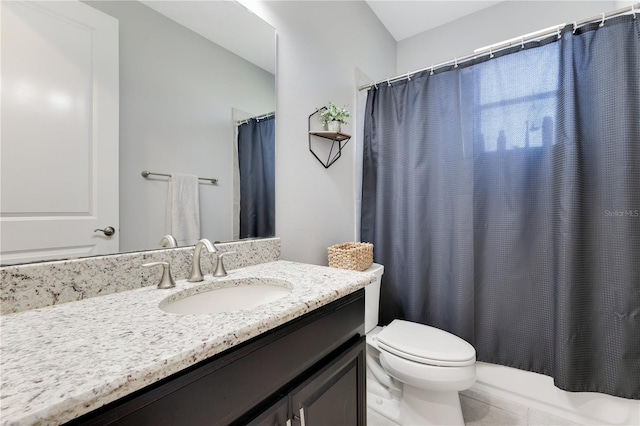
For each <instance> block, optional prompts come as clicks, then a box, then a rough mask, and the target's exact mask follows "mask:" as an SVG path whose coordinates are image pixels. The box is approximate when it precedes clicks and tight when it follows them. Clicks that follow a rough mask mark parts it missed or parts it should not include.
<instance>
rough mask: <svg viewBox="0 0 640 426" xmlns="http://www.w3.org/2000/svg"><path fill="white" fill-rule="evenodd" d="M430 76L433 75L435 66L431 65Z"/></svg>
mask: <svg viewBox="0 0 640 426" xmlns="http://www.w3.org/2000/svg"><path fill="white" fill-rule="evenodd" d="M429 75H433V64H431V72H430V73H429Z"/></svg>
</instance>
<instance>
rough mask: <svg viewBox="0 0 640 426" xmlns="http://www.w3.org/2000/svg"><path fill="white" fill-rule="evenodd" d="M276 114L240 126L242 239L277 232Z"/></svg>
mask: <svg viewBox="0 0 640 426" xmlns="http://www.w3.org/2000/svg"><path fill="white" fill-rule="evenodd" d="M275 145H276V139H275V116H272V117H269V118H264V119H260V120H256V119H251V120H249V121H248V122H246V123H243V124H241V125H239V126H238V166H239V168H240V238H256V237H273V236H274V235H275V222H276V220H275V216H276V215H275V162H276V159H275Z"/></svg>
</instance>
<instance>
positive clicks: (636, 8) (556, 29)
mask: <svg viewBox="0 0 640 426" xmlns="http://www.w3.org/2000/svg"><path fill="white" fill-rule="evenodd" d="M627 13H632V14H633V18H634V19H636V14H639V15H640V3H632V4H631V6H627V7H623V8H620V9H616V10H612V11H610V12H606V13H601V14H600V15H598V16H593V17H591V18H587V19H582V20H580V21H575V22H573V24H571V25H572V26H573V30H574V32H575V30H576V29H577V28H579V27H581V26H584V25H585V24H588V23H592V22H598V21H600V25H601V26H602V25H604V23H605V22H606V20H607V19H609V18H612V17H614V16H618V15H624V14H627ZM566 26H567V24H564V23H563V24H559V25H554V26H552V27H549V28H545V29H543V30H539V31H535V32H532V33H529V34H525V35H522V36H519V37H514V38H511V39H509V40H505V41H501V42H499V43H494V44H492V45H489V46H485V47H481V48H479V49H476V50H474V52H473V53H470V54H468V55H465V56H459V57H457V58H454V59H451V60H448V61H445V62H441V63H439V64H435V65H431V66H429V67H425V68H421V69H419V70H416V71H410V72H408V73H405V74H400V75H397V76H395V77H390V78H386V79H383V80H378V81H376V82H373V83H369V84H365V85H362V86H360V87H358V91H361V90H367V89H369V88H371V87H372V86H377V85H378V84H382V83H387V84H391V83H392V82H395V81H399V80H403V79H405V78H406V79H411V76H412V75H414V74H417V73H419V72H423V71H429V70H430V71H431V73H433V71H434V70H436V69H438V68H442V67H444V66H445V65H454V66H456V67H457V66H458V64H461V63H463V62H466V61H468V60H472V59H476V58H479V57H481V56H482V55H485V54H487V53H489V57H490V58H493V54H494V53H496V52H498V51H500V50H503V49H506V48H509V47H511V46H513V45H515V44H516V43H517V44H522V45H524V43H526V42H528V41H532V40H536V39H541V38H543V37H546V36H549V35H551V34H556V33H557V34H558V38H560V37H561V31H562V30H563V29H564V28H565V27H566Z"/></svg>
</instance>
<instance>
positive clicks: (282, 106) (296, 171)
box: [259, 1, 396, 265]
mask: <svg viewBox="0 0 640 426" xmlns="http://www.w3.org/2000/svg"><path fill="white" fill-rule="evenodd" d="M260 6H261V7H262V10H261V11H260V13H259V14H260V16H262V17H263V18H264V19H265V20H266V21H267V22H269V23H270V24H271V25H273V26H274V27H275V28H276V32H277V37H278V43H277V51H278V54H277V56H278V59H277V67H276V69H277V72H276V86H277V92H278V95H277V111H278V115H277V118H276V234H277V235H278V236H279V237H281V238H282V258H283V259H287V260H295V261H300V262H307V263H314V264H322V265H326V264H327V247H328V246H330V245H333V244H336V243H341V242H345V241H353V239H354V238H355V203H354V185H355V175H354V167H355V166H354V164H355V158H354V155H355V143H354V141H353V140H352V141H350V142H349V143H348V144H347V146H346V151H344V152H343V154H342V157H341V158H340V159H339V160H338V161H337V162H336V163H334V164H333V165H332V166H331V167H330V168H329V169H325V168H324V167H323V166H322V165H321V164H320V163H319V162H318V161H317V160H316V159H315V158H314V157H313V156H312V154H311V153H310V152H309V150H308V130H307V119H308V116H309V114H311V113H313V112H314V111H315V109H316V108H319V107H322V106H323V105H325V104H326V103H327V101H329V100H331V101H332V102H334V103H336V104H337V105H344V104H348V105H349V108H350V110H351V113H352V117H355V111H354V109H353V108H354V106H355V105H356V81H355V75H356V73H355V69H356V67H357V68H359V69H360V70H361V71H362V72H363V73H365V74H367V75H368V76H370V77H372V78H378V79H380V78H383V77H385V76H387V75H390V74H393V73H394V72H395V60H394V58H395V54H396V52H395V48H396V43H395V41H394V40H393V38H392V37H391V36H390V35H389V33H388V32H387V30H386V29H385V28H384V26H383V25H382V24H381V23H380V21H379V20H378V19H377V18H376V16H375V15H374V13H373V12H372V11H371V9H369V7H368V6H367V5H366V3H364V2H357V1H340V2H332V1H329V2H325V1H317V2H316V1H309V2H295V1H269V2H264V3H262V4H261V5H260ZM354 129H355V126H354V124H353V123H352V122H351V123H350V124H349V125H347V126H345V127H344V128H343V131H345V132H346V133H350V134H353V133H354Z"/></svg>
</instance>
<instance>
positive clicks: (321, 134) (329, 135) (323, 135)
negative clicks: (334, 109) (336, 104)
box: [309, 107, 351, 169]
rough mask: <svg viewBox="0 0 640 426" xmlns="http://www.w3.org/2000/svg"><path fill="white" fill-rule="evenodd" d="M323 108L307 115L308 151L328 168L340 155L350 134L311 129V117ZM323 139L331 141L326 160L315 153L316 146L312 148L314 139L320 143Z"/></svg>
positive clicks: (323, 108)
mask: <svg viewBox="0 0 640 426" xmlns="http://www.w3.org/2000/svg"><path fill="white" fill-rule="evenodd" d="M325 109H327V108H326V107H322V108H320V109H318V110H317V111H316V112H314V113H313V114H311V115H310V116H309V151H310V152H311V153H312V154H313V156H314V157H316V160H318V161H319V162H320V164H322V165H323V166H324V168H325V169H328V168H329V167H330V166H331V165H332V164H333V163H335V162H336V161H337V160H338V158H340V157H341V156H342V149H343V148H344V147H345V145H346V144H347V142H349V139H351V135H347V134H346V133H342V132H328V131H324V130H322V131H317V130H311V118H312V117H313V116H314V115H317V114H320V112H321V111H323V110H325ZM318 138H320V139H318ZM323 140H325V142H324V143H325V144H326V140H330V141H331V148H329V154H328V155H327V159H326V161H324V160H322V159H321V158H320V156H319V155H318V154H317V153H316V151H317V150H318V149H317V148H316V149H315V150H314V149H313V142H314V141H319V142H320V143H322V141H323ZM325 151H326V149H325Z"/></svg>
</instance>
